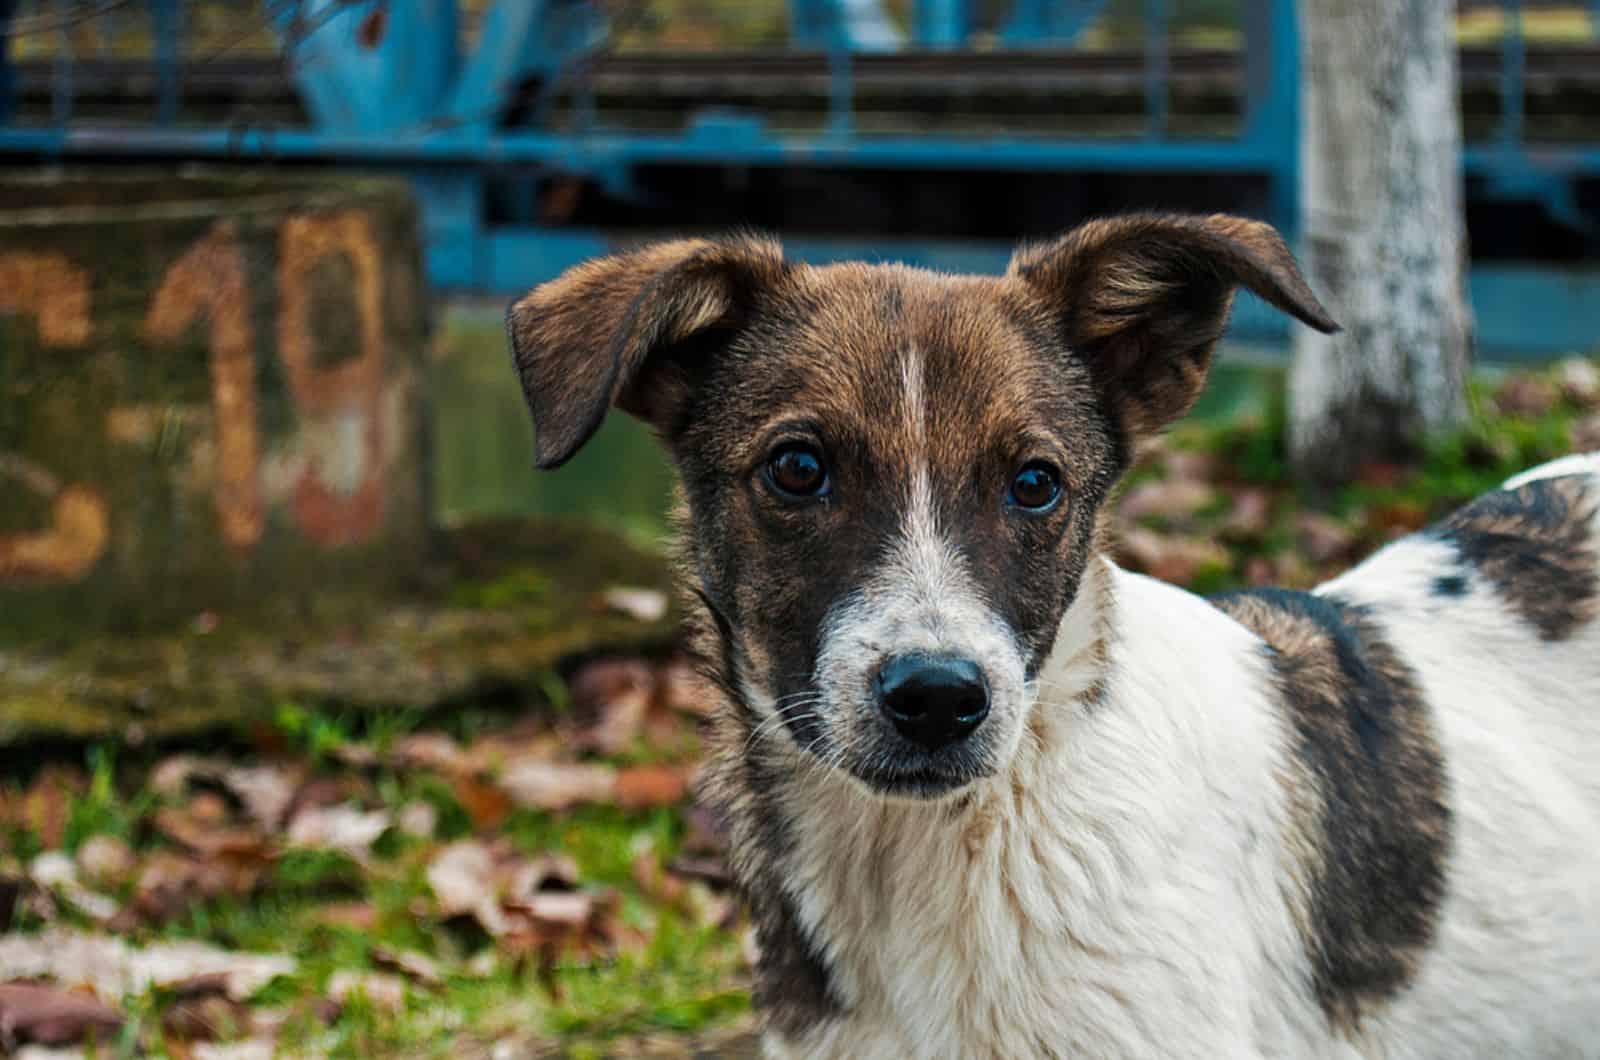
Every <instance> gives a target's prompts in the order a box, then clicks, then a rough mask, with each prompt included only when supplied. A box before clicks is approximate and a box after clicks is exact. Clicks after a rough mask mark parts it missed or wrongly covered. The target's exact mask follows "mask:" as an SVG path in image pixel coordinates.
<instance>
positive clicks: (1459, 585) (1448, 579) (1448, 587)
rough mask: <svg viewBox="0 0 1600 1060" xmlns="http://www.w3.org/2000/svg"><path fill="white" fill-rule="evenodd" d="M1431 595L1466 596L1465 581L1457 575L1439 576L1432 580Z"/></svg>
mask: <svg viewBox="0 0 1600 1060" xmlns="http://www.w3.org/2000/svg"><path fill="white" fill-rule="evenodd" d="M1433 595H1435V596H1452V597H1453V596H1465V595H1467V579H1466V578H1464V577H1463V576H1461V575H1459V574H1441V575H1439V576H1438V577H1437V578H1435V579H1433Z"/></svg>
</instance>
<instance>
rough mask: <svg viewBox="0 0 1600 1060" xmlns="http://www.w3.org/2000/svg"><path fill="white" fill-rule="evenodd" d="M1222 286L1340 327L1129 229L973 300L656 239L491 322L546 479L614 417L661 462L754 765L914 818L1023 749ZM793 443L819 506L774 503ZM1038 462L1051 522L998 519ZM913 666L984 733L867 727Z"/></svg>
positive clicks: (1224, 225)
mask: <svg viewBox="0 0 1600 1060" xmlns="http://www.w3.org/2000/svg"><path fill="white" fill-rule="evenodd" d="M1239 283H1243V284H1246V285H1248V286H1250V287H1251V288H1252V289H1254V290H1257V291H1258V292H1259V293H1261V294H1262V295H1263V296H1264V297H1266V298H1267V299H1268V300H1269V301H1272V302H1274V303H1276V304H1278V305H1281V306H1284V307H1285V308H1287V309H1289V310H1290V311H1291V312H1294V313H1295V314H1296V315H1297V316H1299V317H1301V319H1304V320H1307V321H1308V322H1310V323H1313V324H1315V325H1317V326H1319V327H1324V328H1326V327H1331V326H1332V324H1331V321H1329V320H1328V319H1327V317H1326V315H1325V314H1324V313H1323V311H1322V309H1321V307H1320V306H1319V305H1317V303H1316V300H1315V299H1314V298H1313V297H1312V295H1311V294H1310V292H1309V291H1308V290H1307V289H1306V288H1305V285H1304V282H1303V281H1302V280H1301V279H1300V277H1299V274H1298V273H1297V272H1296V271H1295V268H1294V265H1293V262H1292V260H1291V259H1290V257H1289V254H1288V251H1287V250H1286V248H1284V246H1283V243H1282V241H1281V240H1280V239H1279V238H1278V237H1277V235H1276V233H1274V232H1273V231H1272V230H1271V229H1270V228H1269V227H1267V226H1265V225H1262V224H1259V223H1258V222H1252V221H1245V220H1242V219H1239V218H1227V217H1209V218H1191V217H1162V216H1136V217H1129V218H1118V219H1114V220H1110V221H1101V222H1093V223H1091V224H1089V225H1085V226H1083V227H1082V228H1080V229H1077V230H1075V231H1074V232H1072V233H1069V234H1068V235H1067V236H1065V237H1063V238H1062V239H1060V240H1058V241H1056V242H1055V243H1051V244H1047V245H1043V246H1040V247H1033V248H1029V249H1027V250H1025V251H1023V252H1020V253H1019V254H1018V256H1017V258H1016V260H1015V261H1014V262H1013V266H1012V269H1011V270H1010V271H1009V272H1008V274H1007V275H1006V276H1003V277H992V278H991V277H964V276H945V275H938V274H934V273H930V272H925V271H921V270H916V269H909V268H904V267H898V266H866V265H854V264H852V265H838V266H831V267H826V268H813V267H808V266H804V265H798V264H793V263H789V262H785V261H784V260H783V258H782V255H781V251H780V249H779V248H778V246H777V245H776V244H775V243H773V242H770V241H766V240H761V239H749V238H746V239H738V240H731V241H726V242H707V241H684V242H680V243H668V244H660V245H656V246H653V247H649V248H646V249H643V250H640V251H635V252H633V253H630V254H624V255H619V256H616V257H612V258H606V259H601V260H599V261H596V262H590V263H587V264H585V265H583V266H580V267H578V268H577V269H574V270H572V271H571V272H569V273H567V274H565V275H564V276H562V277H561V278H559V279H557V280H555V281H552V282H551V283H549V284H545V285H544V286H542V287H539V288H536V289H535V290H533V291H531V292H530V293H529V294H528V295H527V296H525V297H524V298H523V299H521V300H520V301H519V302H517V303H516V304H515V305H513V306H512V308H511V310H510V312H509V314H508V329H509V333H510V338H511V344H512V348H513V351H514V353H515V356H516V360H517V366H518V370H519V374H520V375H521V378H522V381H523V386H524V391H525V393H526V395H527V397H528V401H529V406H530V409H531V411H532V412H533V416H534V420H535V424H536V428H537V432H538V454H537V455H538V460H539V463H540V464H541V466H555V465H557V464H560V463H561V462H563V461H564V460H565V459H566V458H567V457H569V456H570V455H571V453H572V452H573V451H575V450H576V449H577V448H578V447H579V446H580V445H582V443H583V442H584V440H585V439H586V438H587V437H588V436H589V435H590V434H592V433H593V431H594V430H595V429H596V428H597V427H598V425H599V423H600V420H601V418H602V417H603V415H604V412H605V409H606V407H607V406H608V405H610V404H613V403H616V404H619V405H621V406H622V407H624V408H625V409H627V410H628V411H631V412H634V413H635V414H638V415H640V416H641V417H643V418H644V419H646V420H647V421H649V422H650V423H651V424H653V425H654V426H655V427H656V429H657V430H658V432H659V433H660V435H661V437H662V439H663V441H664V443H665V445H666V446H667V448H668V450H669V451H670V453H671V454H672V457H673V459H674V461H675V463H676V465H677V467H678V470H679V472H680V476H681V480H682V486H683V491H684V496H685V497H686V500H687V513H686V516H685V541H684V543H683V544H684V552H685V559H686V565H687V576H688V581H689V586H688V587H689V589H690V591H691V594H692V595H693V596H694V597H695V598H696V599H697V600H698V601H699V602H700V603H701V604H702V605H703V606H704V607H705V609H706V611H707V612H708V614H707V619H708V620H707V621H706V622H705V623H704V625H705V628H707V629H708V630H711V631H714V632H713V633H712V637H713V639H714V641H715V643H714V644H708V645H705V647H706V648H707V649H708V650H707V655H708V657H709V658H710V659H711V660H712V663H713V669H714V670H715V671H716V674H715V676H716V677H717V678H718V680H719V683H720V684H721V685H722V687H723V688H725V689H726V690H728V692H729V693H730V697H731V698H732V700H733V708H734V710H735V711H736V713H737V714H738V716H739V717H740V718H741V719H743V720H742V723H741V729H742V730H745V731H746V733H747V735H746V738H745V741H744V742H745V745H746V748H747V749H748V747H749V746H750V744H751V743H752V742H753V739H754V738H755V737H756V736H763V737H771V738H774V739H780V740H781V739H785V738H786V739H787V740H789V741H790V742H791V746H792V748H798V749H800V750H801V751H802V752H804V753H809V754H812V755H815V756H817V757H819V758H820V759H822V760H823V761H825V762H827V763H828V764H829V765H832V766H836V767H840V768H842V769H843V770H845V771H846V772H847V773H848V774H850V775H853V776H854V777H856V778H857V779H858V780H860V781H862V782H863V783H865V784H867V785H868V786H869V787H871V788H873V789H875V790H878V791H882V792H885V793H894V794H909V795H933V794H940V793H943V792H946V791H950V790H954V789H956V788H958V787H960V786H961V785H963V784H965V783H967V782H968V781H970V780H972V779H974V778H977V777H980V776H983V775H988V774H992V773H994V772H996V771H997V770H999V769H1001V768H1002V767H1003V766H1004V765H1005V763H1006V761H1007V760H1008V759H1009V756H1010V754H1011V752H1012V751H1013V750H1014V749H1015V747H1016V745H1017V742H1018V741H1019V740H1020V739H1021V737H1022V734H1023V731H1024V729H1025V722H1026V715H1027V712H1028V710H1029V709H1030V706H1031V701H1032V691H1031V688H1030V684H1029V682H1030V680H1031V678H1032V676H1033V674H1034V672H1035V671H1036V669H1037V668H1038V666H1039V665H1040V664H1041V663H1042V661H1043V660H1044V658H1045V657H1046V655H1047V654H1048V653H1049V650H1050V647H1051V645H1052V643H1053V640H1054V637H1055V632H1056V628H1057V626H1058V624H1059V622H1060V620H1061V616H1062V614H1063V613H1064V611H1065V609H1066V607H1067V605H1068V604H1069V603H1070V602H1071V600H1072V598H1073V595H1074V593H1075V592H1076V590H1077V586H1078V582H1079V578H1080V576H1081V575H1082V573H1083V571H1084V569H1085V566H1086V564H1087V562H1088V559H1089V556H1090V552H1091V549H1092V546H1093V541H1094V528H1095V525H1096V513H1097V510H1098V508H1099V506H1100V504H1101V502H1102V501H1103V500H1104V498H1105V496H1106V494H1107V492H1108V491H1109V490H1110V488H1111V486H1112V485H1113V483H1114V482H1115V479H1116V477H1117V475H1118V474H1119V473H1120V472H1121V471H1122V470H1123V468H1124V466H1125V465H1126V463H1127V460H1128V453H1129V452H1130V451H1131V450H1132V448H1133V446H1134V445H1135V444H1136V443H1137V441H1138V440H1139V439H1140V437H1142V436H1144V435H1147V434H1149V433H1151V432H1154V431H1156V430H1159V429H1160V428H1161V427H1163V426H1165V425H1166V424H1167V423H1168V422H1170V421H1171V420H1172V419H1174V418H1176V417H1177V416H1179V415H1181V414H1182V413H1183V412H1184V411H1186V410H1187V409H1188V407H1189V405H1190V404H1192V402H1193V400H1194V398H1195V396H1196V395H1197V394H1198V392H1199V390H1200V387H1201V385H1202V384H1203V380H1204V375H1205V371H1206V368H1207V367H1208V366H1209V363H1210V357H1211V351H1212V348H1213V346H1214V344H1215V342H1216V339H1217V337H1218V336H1219V335H1220V333H1221V331H1222V329H1223V327H1224V325H1225V322H1226V318H1227V311H1228V306H1229V304H1230V301H1231V298H1232V292H1233V288H1234V286H1235V285H1236V284H1239ZM792 443H804V444H806V445H808V446H810V447H812V448H813V449H814V450H815V451H817V452H819V453H820V454H821V455H822V458H823V460H824V462H825V464H826V466H827V471H828V475H829V477H830V482H831V491H830V492H829V493H828V494H827V495H826V496H824V497H820V498H815V499H809V500H804V501H795V500H793V499H787V498H784V497H782V496H780V495H779V494H778V493H777V492H776V491H775V490H773V489H772V488H771V486H770V484H769V483H768V481H767V479H766V476H765V471H764V469H765V468H766V466H767V463H768V460H769V457H770V456H771V454H772V453H773V452H774V451H775V450H776V449H777V448H778V447H780V446H782V445H785V444H792ZM1034 461H1042V462H1044V463H1046V464H1048V465H1050V466H1051V467H1053V468H1054V469H1056V471H1057V473H1058V475H1059V479H1060V482H1061V486H1062V497H1061V500H1060V502H1059V503H1057V504H1056V505H1055V506H1054V507H1053V508H1051V509H1049V510H1048V511H1041V512H1032V511H1026V510H1023V509H1020V508H1019V507H1018V506H1016V505H1013V504H1009V503H1008V501H1007V498H1008V489H1009V486H1010V483H1011V481H1012V478H1013V477H1014V476H1015V475H1016V473H1017V472H1018V470H1019V469H1021V468H1022V467H1023V466H1024V465H1025V464H1028V463H1030V462H1034ZM918 652H922V653H945V654H951V655H957V656H960V657H962V658H965V659H969V660H971V661H973V662H975V663H976V664H977V665H978V666H979V668H980V669H981V671H982V673H983V676H984V679H985V681H986V683H987V686H988V689H989V714H988V718H987V719H986V720H985V721H984V722H983V723H982V725H981V726H980V727H979V728H978V729H977V730H976V732H974V733H973V735H972V736H970V737H969V738H968V739H966V740H965V741H962V742H959V743H957V744H955V745H953V746H950V747H947V748H943V749H940V750H933V751H930V750H926V749H923V748H921V747H919V746H916V745H914V744H913V743H912V742H911V741H909V740H907V739H905V738H904V737H901V736H900V735H898V733H897V732H896V731H895V730H894V728H893V727H892V726H891V725H889V724H888V723H887V722H886V721H885V720H884V718H883V715H882V713H881V711H880V709H879V706H878V703H877V701H876V696H875V693H874V691H873V681H874V678H875V676H876V675H877V673H878V672H879V669H880V667H882V666H883V664H884V663H885V662H886V661H887V660H889V659H890V658H893V657H895V656H900V655H906V654H909V653H918ZM780 734H786V736H784V735H780Z"/></svg>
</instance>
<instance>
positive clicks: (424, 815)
mask: <svg viewBox="0 0 1600 1060" xmlns="http://www.w3.org/2000/svg"><path fill="white" fill-rule="evenodd" d="M394 823H395V824H396V825H397V826H399V828H400V831H402V832H404V833H405V834H406V835H408V836H412V837H413V838H416V839H432V838H433V835H434V833H435V832H437V831H438V830H439V811H438V810H436V809H434V806H433V803H431V802H425V801H423V800H422V799H413V800H412V801H411V802H408V803H406V804H405V805H404V806H402V807H400V812H399V813H397V814H395V818H394Z"/></svg>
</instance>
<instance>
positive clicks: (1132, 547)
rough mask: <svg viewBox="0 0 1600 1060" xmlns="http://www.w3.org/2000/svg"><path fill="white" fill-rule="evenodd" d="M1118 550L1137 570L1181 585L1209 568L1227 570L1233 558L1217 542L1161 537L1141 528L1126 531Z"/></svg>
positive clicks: (1191, 538) (1162, 535)
mask: <svg viewBox="0 0 1600 1060" xmlns="http://www.w3.org/2000/svg"><path fill="white" fill-rule="evenodd" d="M1118 551H1119V554H1120V556H1121V558H1122V559H1123V560H1124V561H1125V562H1126V563H1127V564H1128V566H1130V567H1132V568H1134V569H1135V570H1142V571H1144V572H1145V573H1146V574H1149V575H1150V576H1151V577H1153V578H1159V579H1161V580H1162V581H1168V582H1173V583H1175V584H1178V585H1187V584H1189V583H1190V582H1192V581H1194V579H1195V577H1196V576H1197V575H1198V574H1199V573H1200V572H1201V571H1202V570H1204V569H1206V568H1208V567H1226V566H1227V565H1228V562H1229V558H1230V557H1229V555H1228V551H1227V550H1226V549H1224V548H1223V547H1222V546H1221V545H1219V544H1217V543H1216V542H1214V541H1205V540H1201V539H1200V538H1195V537H1180V536H1177V535H1172V534H1158V533H1156V532H1155V531H1154V530H1150V529H1147V528H1145V527H1142V526H1130V527H1127V528H1126V529H1124V530H1123V532H1122V535H1121V541H1120V542H1119V549H1118Z"/></svg>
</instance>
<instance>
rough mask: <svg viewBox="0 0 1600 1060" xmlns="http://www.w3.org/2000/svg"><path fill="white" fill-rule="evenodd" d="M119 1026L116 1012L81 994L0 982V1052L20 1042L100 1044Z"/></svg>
mask: <svg viewBox="0 0 1600 1060" xmlns="http://www.w3.org/2000/svg"><path fill="white" fill-rule="evenodd" d="M0 974H3V973H0ZM121 1027H122V1015H121V1014H120V1013H119V1012H117V1011H116V1010H115V1009H113V1008H111V1007H110V1006H108V1005H106V1004H105V1003H103V1002H101V1001H99V1000H97V999H95V998H93V997H89V996H87V995H85V994H81V993H77V992H75V991H71V990H65V989H62V988H61V987H59V986H51V985H49V984H46V983H14V982H13V983H7V982H0V1049H4V1050H5V1051H6V1052H10V1051H12V1050H14V1049H16V1048H17V1047H18V1046H19V1045H21V1044H23V1043H24V1042H37V1043H39V1044H40V1045H71V1044H74V1043H77V1042H81V1041H84V1040H86V1039H89V1038H94V1039H95V1040H97V1041H100V1042H104V1041H105V1040H106V1039H107V1038H108V1037H109V1036H110V1035H112V1034H115V1033H116V1032H117V1031H118V1030H119V1029H121Z"/></svg>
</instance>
